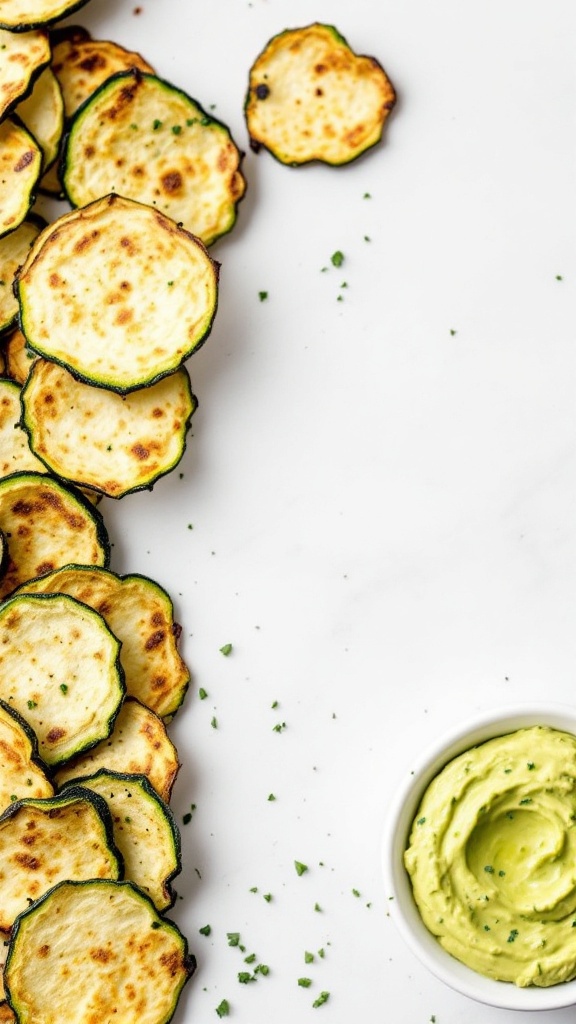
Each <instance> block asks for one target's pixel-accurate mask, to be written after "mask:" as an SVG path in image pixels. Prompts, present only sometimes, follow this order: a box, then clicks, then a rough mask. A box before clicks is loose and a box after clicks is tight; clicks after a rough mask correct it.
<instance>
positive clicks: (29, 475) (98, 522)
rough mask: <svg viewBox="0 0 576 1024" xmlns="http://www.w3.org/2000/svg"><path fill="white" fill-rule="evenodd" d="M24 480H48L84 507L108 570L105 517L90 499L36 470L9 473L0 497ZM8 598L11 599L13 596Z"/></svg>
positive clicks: (107, 537)
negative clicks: (19, 480) (16, 483)
mask: <svg viewBox="0 0 576 1024" xmlns="http://www.w3.org/2000/svg"><path fill="white" fill-rule="evenodd" d="M23 478H26V479H28V480H31V481H32V482H33V481H34V480H38V482H39V483H42V482H43V481H44V482H46V479H48V480H50V481H51V483H55V484H56V485H57V486H58V487H59V488H60V489H61V490H63V491H64V492H66V493H70V494H72V497H73V498H74V500H75V501H76V502H77V504H78V505H80V506H81V507H82V511H84V512H87V513H88V515H89V516H90V518H91V519H92V520H93V522H94V525H95V527H96V539H97V541H98V544H99V547H100V549H101V551H102V554H103V557H104V564H103V566H102V568H104V569H107V568H108V566H109V565H110V558H111V555H112V548H111V544H110V538H109V536H108V530H107V529H106V524H105V522H104V517H103V515H102V513H101V512H100V510H99V509H97V508H96V506H95V505H92V504H91V502H90V501H88V498H85V497H84V495H83V494H82V491H79V490H78V489H77V488H76V487H75V486H74V484H71V483H68V481H66V482H64V481H63V480H61V479H60V477H57V476H54V475H53V474H52V475H50V476H48V477H47V475H46V473H35V472H34V470H29V471H26V470H22V471H21V472H18V473H9V474H8V476H5V477H3V479H1V480H0V495H1V493H2V491H3V490H4V489H8V488H9V486H10V483H11V481H14V480H18V479H23ZM15 589H17V588H15ZM7 596H8V597H10V596H11V594H9V595H7Z"/></svg>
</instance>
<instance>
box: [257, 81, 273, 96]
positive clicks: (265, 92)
mask: <svg viewBox="0 0 576 1024" xmlns="http://www.w3.org/2000/svg"><path fill="white" fill-rule="evenodd" d="M254 92H255V93H256V96H257V97H258V99H259V100H267V99H268V97H269V95H270V87H269V86H268V85H266V83H265V82H260V84H259V85H257V86H256V88H255V90H254Z"/></svg>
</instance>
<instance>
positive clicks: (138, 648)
mask: <svg viewBox="0 0 576 1024" xmlns="http://www.w3.org/2000/svg"><path fill="white" fill-rule="evenodd" d="M18 593H27V594H70V595H71V596H72V597H75V598H76V599H77V600H78V601H82V602H83V603H84V604H88V605H90V607H91V608H94V609H95V610H96V611H97V612H100V614H101V615H102V616H103V618H104V619H105V620H106V622H107V623H108V626H109V628H110V629H111V630H112V632H113V633H114V636H117V637H118V639H119V640H120V642H121V644H122V647H121V649H120V661H121V663H122V668H123V669H124V677H125V682H126V692H127V694H128V695H129V696H131V697H136V698H137V700H139V701H140V703H141V704H145V705H146V707H148V708H150V710H151V711H154V712H155V713H156V714H157V715H160V717H161V718H167V717H171V716H172V715H174V714H175V713H176V711H177V710H178V708H179V707H180V705H181V703H182V701H183V700H184V695H185V693H186V690H187V688H188V685H189V682H190V672H189V670H188V668H187V667H186V664H185V662H184V661H183V659H182V658H181V657H180V654H179V653H178V647H177V640H178V637H179V634H180V627H179V626H177V625H176V623H175V622H174V608H173V605H172V601H171V600H170V597H169V596H168V594H167V593H166V591H165V590H163V589H162V587H161V586H160V585H159V584H158V583H155V582H154V580H151V579H149V578H148V577H147V576H140V575H137V574H134V575H130V576H117V575H116V573H113V572H110V570H109V569H101V568H97V567H94V566H87V565H67V566H64V567H63V568H62V569H56V570H55V571H54V572H50V573H47V575H46V576H41V577H40V579H38V580H30V581H29V582H28V583H24V584H23V585H22V587H20V588H19V589H18Z"/></svg>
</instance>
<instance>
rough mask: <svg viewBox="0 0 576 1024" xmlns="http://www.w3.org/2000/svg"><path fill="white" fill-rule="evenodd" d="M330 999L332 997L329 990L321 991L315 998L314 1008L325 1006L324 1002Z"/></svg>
mask: <svg viewBox="0 0 576 1024" xmlns="http://www.w3.org/2000/svg"><path fill="white" fill-rule="evenodd" d="M329 999H330V993H329V992H321V993H320V995H319V996H318V998H317V999H315V1000H314V1002H313V1003H312V1007H313V1009H316V1008H317V1007H318V1006H323V1005H324V1003H327V1002H328V1000H329Z"/></svg>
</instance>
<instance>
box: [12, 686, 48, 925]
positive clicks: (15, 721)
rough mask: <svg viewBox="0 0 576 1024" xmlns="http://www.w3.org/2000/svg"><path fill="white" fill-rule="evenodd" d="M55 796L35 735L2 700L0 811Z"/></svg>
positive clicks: (23, 720)
mask: <svg viewBox="0 0 576 1024" xmlns="http://www.w3.org/2000/svg"><path fill="white" fill-rule="evenodd" d="M53 795H54V787H53V786H52V783H51V782H50V780H49V779H48V778H47V776H46V772H45V766H44V765H43V764H42V762H41V761H40V759H39V755H38V740H37V739H36V735H35V733H34V732H33V730H32V729H31V728H30V726H29V725H28V722H27V721H26V720H25V719H24V718H22V716H21V715H19V714H18V712H17V711H16V710H15V709H14V708H11V707H10V706H9V705H8V704H6V703H5V701H2V700H0V810H2V811H4V810H5V809H6V808H7V807H9V806H10V805H11V804H12V803H13V802H14V800H23V799H25V798H28V799H30V798H35V799H37V798H39V797H49V796H53ZM0 945H1V942H0Z"/></svg>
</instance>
